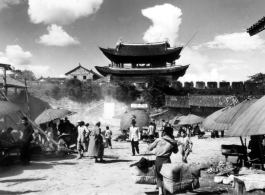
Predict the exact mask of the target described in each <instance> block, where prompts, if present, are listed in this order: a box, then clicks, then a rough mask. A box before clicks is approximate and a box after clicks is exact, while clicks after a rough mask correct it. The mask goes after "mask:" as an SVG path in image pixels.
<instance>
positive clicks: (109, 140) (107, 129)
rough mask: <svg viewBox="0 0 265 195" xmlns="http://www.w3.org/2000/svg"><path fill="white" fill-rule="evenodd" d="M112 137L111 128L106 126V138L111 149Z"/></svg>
mask: <svg viewBox="0 0 265 195" xmlns="http://www.w3.org/2000/svg"><path fill="white" fill-rule="evenodd" d="M111 136H112V131H111V130H110V129H109V126H106V132H105V138H106V143H107V147H108V148H110V149H111V148H112V144H111Z"/></svg>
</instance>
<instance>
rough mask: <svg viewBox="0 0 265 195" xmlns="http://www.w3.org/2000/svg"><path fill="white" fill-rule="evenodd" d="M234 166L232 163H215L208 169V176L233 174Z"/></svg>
mask: <svg viewBox="0 0 265 195" xmlns="http://www.w3.org/2000/svg"><path fill="white" fill-rule="evenodd" d="M234 169H235V168H234V166H233V164H232V163H231V162H223V161H220V162H219V163H213V164H211V165H210V167H209V168H208V169H207V171H206V172H207V173H208V174H217V175H219V176H220V175H225V174H231V173H233V171H234Z"/></svg>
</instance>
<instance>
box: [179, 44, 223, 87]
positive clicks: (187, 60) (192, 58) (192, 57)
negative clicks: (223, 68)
mask: <svg viewBox="0 0 265 195" xmlns="http://www.w3.org/2000/svg"><path fill="white" fill-rule="evenodd" d="M176 64H179V65H187V64H190V66H189V68H188V70H187V71H186V74H185V75H184V76H183V77H180V79H179V80H180V81H182V82H184V81H193V82H194V83H195V82H196V81H205V82H207V81H222V80H225V79H226V75H224V74H220V70H219V66H218V65H217V64H213V63H211V60H210V59H209V57H208V56H207V55H203V54H201V53H200V52H199V51H195V50H192V49H190V48H189V47H186V48H185V50H184V51H183V53H182V54H181V57H180V59H179V60H177V61H176Z"/></svg>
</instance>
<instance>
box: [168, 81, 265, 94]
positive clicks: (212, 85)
mask: <svg viewBox="0 0 265 195" xmlns="http://www.w3.org/2000/svg"><path fill="white" fill-rule="evenodd" d="M172 87H173V88H175V89H224V90H225V89H231V90H233V91H246V92H251V91H256V90H260V89H261V88H262V87H263V83H258V82H243V81H236V82H225V81H223V82H214V81H211V82H203V81H197V82H195V83H194V82H184V83H182V82H180V81H176V82H173V83H172Z"/></svg>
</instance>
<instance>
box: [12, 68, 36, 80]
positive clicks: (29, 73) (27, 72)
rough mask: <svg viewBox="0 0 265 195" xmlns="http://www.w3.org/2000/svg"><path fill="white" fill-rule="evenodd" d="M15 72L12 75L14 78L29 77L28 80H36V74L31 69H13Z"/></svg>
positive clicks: (22, 78)
mask: <svg viewBox="0 0 265 195" xmlns="http://www.w3.org/2000/svg"><path fill="white" fill-rule="evenodd" d="M13 72H14V74H12V75H11V78H13V79H19V80H24V79H27V80H28V81H35V80H36V76H35V75H34V73H33V72H32V71H31V70H19V69H16V70H13Z"/></svg>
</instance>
